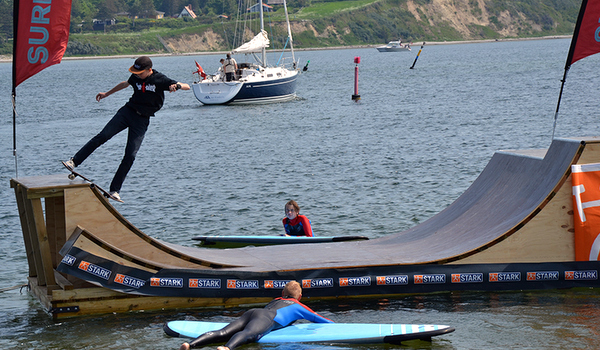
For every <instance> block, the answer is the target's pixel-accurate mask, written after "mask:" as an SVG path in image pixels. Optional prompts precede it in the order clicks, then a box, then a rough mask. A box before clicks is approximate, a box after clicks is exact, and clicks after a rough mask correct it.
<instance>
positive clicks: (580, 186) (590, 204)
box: [571, 163, 600, 261]
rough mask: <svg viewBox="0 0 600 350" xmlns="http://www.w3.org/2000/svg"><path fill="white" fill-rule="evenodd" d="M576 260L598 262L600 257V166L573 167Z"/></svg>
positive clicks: (584, 165) (583, 165)
mask: <svg viewBox="0 0 600 350" xmlns="http://www.w3.org/2000/svg"><path fill="white" fill-rule="evenodd" d="M571 171H572V175H571V177H572V185H573V208H574V215H573V223H574V225H575V260H577V261H596V260H598V255H599V253H600V238H599V234H600V164H598V163H596V164H582V165H572V166H571Z"/></svg>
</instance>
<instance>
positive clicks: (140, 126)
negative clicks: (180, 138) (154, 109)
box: [73, 106, 150, 192]
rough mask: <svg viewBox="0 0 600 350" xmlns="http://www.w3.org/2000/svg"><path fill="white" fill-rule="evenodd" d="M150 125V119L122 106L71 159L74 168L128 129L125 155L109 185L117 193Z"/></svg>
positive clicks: (111, 190)
mask: <svg viewBox="0 0 600 350" xmlns="http://www.w3.org/2000/svg"><path fill="white" fill-rule="evenodd" d="M148 125H150V117H145V116H142V115H140V114H138V113H137V111H136V110H135V109H133V108H131V107H128V106H123V107H121V109H119V110H118V111H117V113H116V114H115V116H114V117H113V118H112V119H111V120H110V121H109V122H108V123H107V124H106V126H104V129H102V131H100V133H98V135H96V136H94V137H93V138H92V139H91V140H89V141H88V143H86V144H85V145H84V146H83V147H82V148H81V149H80V150H79V152H77V153H76V154H75V156H74V157H73V162H75V166H78V165H79V164H81V163H83V161H84V160H85V159H86V158H87V157H89V155H90V154H92V153H93V152H94V151H95V150H96V148H98V147H100V146H101V145H103V144H104V143H105V142H106V141H108V140H110V139H111V138H112V137H113V136H115V135H116V134H118V133H120V132H121V131H123V130H125V129H127V128H129V130H128V134H127V145H126V146H125V155H124V156H123V159H122V160H121V164H120V165H119V168H118V169H117V172H116V173H115V176H114V177H113V180H112V182H111V183H110V192H113V191H115V192H119V191H120V190H121V186H123V182H124V181H125V177H126V176H127V173H128V172H129V169H131V166H132V165H133V162H134V160H135V156H136V154H137V152H138V150H139V149H140V147H141V146H142V141H144V135H146V130H148Z"/></svg>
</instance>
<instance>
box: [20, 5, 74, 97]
mask: <svg viewBox="0 0 600 350" xmlns="http://www.w3.org/2000/svg"><path fill="white" fill-rule="evenodd" d="M18 8H19V11H18V12H19V14H18V16H19V17H18V26H17V28H16V30H17V31H16V33H15V49H14V57H13V69H14V70H15V75H14V81H13V85H14V87H17V86H18V85H19V84H21V83H22V82H23V81H25V80H26V79H27V78H29V77H31V76H33V75H35V74H37V73H39V72H40V71H41V70H43V69H45V68H47V67H49V66H51V65H54V64H57V63H60V61H61V59H62V57H63V54H64V53H65V50H66V49H67V43H68V42H69V26H70V22H71V0H21V1H19V4H18Z"/></svg>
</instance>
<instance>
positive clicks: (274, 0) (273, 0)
mask: <svg viewBox="0 0 600 350" xmlns="http://www.w3.org/2000/svg"><path fill="white" fill-rule="evenodd" d="M266 2H267V4H269V5H283V0H267V1H266Z"/></svg>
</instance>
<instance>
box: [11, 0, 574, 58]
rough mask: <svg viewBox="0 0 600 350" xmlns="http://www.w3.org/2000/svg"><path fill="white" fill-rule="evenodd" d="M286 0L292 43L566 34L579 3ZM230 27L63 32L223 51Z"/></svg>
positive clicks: (279, 12)
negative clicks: (289, 4)
mask: <svg viewBox="0 0 600 350" xmlns="http://www.w3.org/2000/svg"><path fill="white" fill-rule="evenodd" d="M79 1H83V0H79ZM105 1H108V0H105ZM155 1H156V2H159V0H155ZM190 1H191V0H190ZM197 1H200V2H202V1H204V2H206V1H207V0H197ZM223 1H225V0H223ZM228 1H230V2H231V0H228ZM97 2H98V4H102V3H103V1H102V0H97ZM288 2H289V3H292V4H293V5H292V6H291V7H289V11H290V19H291V21H292V23H291V24H292V32H293V35H294V47H295V48H319V47H331V46H335V47H337V46H350V45H376V44H383V43H387V42H388V41H391V40H397V39H402V40H403V41H404V42H409V41H413V42H421V41H428V42H432V41H441V42H443V41H462V40H476V39H504V38H524V37H542V36H549V35H568V34H572V32H573V28H574V25H575V21H576V19H577V14H578V12H579V7H580V6H581V0H345V1H329V0H288ZM234 3H235V2H234ZM8 4H9V0H0V5H1V6H0V8H5V7H6V8H5V10H7V9H8ZM273 8H274V9H275V10H276V11H275V12H272V13H271V12H270V13H268V18H266V19H265V25H266V26H268V29H267V31H268V32H269V35H270V37H271V40H272V46H271V47H273V48H281V47H283V45H284V42H285V37H286V35H285V32H286V28H285V25H284V21H285V17H284V12H283V8H282V6H281V5H274V7H273ZM7 12H8V11H5V12H3V13H4V14H3V15H0V19H3V20H2V21H0V29H2V33H1V34H2V35H3V36H0V54H9V53H11V52H12V38H11V37H12V35H11V34H12V23H9V22H12V17H10V18H11V21H6V14H7ZM8 13H9V12H8ZM7 28H10V30H9V29H7ZM78 28H79V29H78ZM238 28H239V23H237V22H236V21H235V20H233V19H229V20H227V19H222V18H219V17H218V16H216V15H215V14H214V13H211V12H208V13H206V14H202V15H199V16H198V18H196V19H191V18H179V19H176V18H164V19H135V20H132V19H130V18H127V17H121V18H119V17H118V18H117V24H116V25H111V26H107V27H106V29H105V30H106V32H103V31H93V30H92V29H91V28H88V29H83V27H77V26H74V27H72V31H73V30H74V31H76V33H73V32H72V33H71V34H70V40H69V46H68V48H67V52H66V56H94V55H124V54H128V55H129V54H140V53H168V52H173V53H189V52H213V51H227V50H231V49H232V48H233V47H234V46H236V45H235V44H233V43H232V38H233V37H234V33H235V32H236V30H238ZM247 34H248V33H247ZM247 36H248V35H247Z"/></svg>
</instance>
